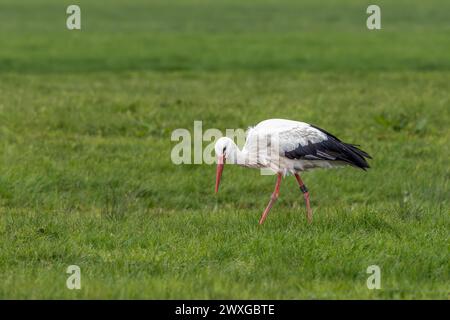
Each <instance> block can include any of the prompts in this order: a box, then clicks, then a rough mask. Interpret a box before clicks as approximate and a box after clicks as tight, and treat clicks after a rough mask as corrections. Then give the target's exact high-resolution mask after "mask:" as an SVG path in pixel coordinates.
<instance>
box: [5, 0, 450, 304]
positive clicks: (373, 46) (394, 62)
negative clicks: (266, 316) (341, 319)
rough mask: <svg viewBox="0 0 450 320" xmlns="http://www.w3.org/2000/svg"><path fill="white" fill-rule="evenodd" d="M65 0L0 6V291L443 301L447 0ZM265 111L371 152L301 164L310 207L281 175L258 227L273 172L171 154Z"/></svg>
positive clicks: (449, 176)
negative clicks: (74, 10)
mask: <svg viewBox="0 0 450 320" xmlns="http://www.w3.org/2000/svg"><path fill="white" fill-rule="evenodd" d="M79 3H80V6H81V8H82V19H83V20H82V28H83V30H82V31H81V32H76V31H75V32H70V31H67V30H65V14H64V12H65V8H66V6H67V5H68V4H69V3H67V4H64V5H61V4H59V2H58V1H56V0H55V1H50V0H46V1H39V4H38V3H37V2H35V1H31V0H30V1H26V2H24V1H22V2H21V3H20V4H18V3H17V2H16V1H11V0H9V1H3V2H2V5H1V6H0V48H1V50H0V155H1V157H0V298H69V299H70V298H154V299H159V298H216V299H221V298H237V299H240V298H253V299H267V298H284V299H305V298H306V299H309V298H331V299H341V298H352V299H354V298H364V299H366V298H367V299H380V298H382V299H390V298H401V299H411V298H420V299H428V298H437V299H447V297H448V293H449V292H450V291H449V290H450V277H449V271H450V270H449V269H450V268H449V266H450V264H449V237H448V233H449V228H450V219H449V213H450V203H449V194H450V188H449V180H450V169H449V166H448V160H449V158H450V148H449V145H448V144H449V141H450V130H449V128H448V124H449V121H450V96H449V89H450V85H449V83H450V58H449V56H448V52H449V50H450V38H449V37H448V35H449V32H450V20H449V19H448V17H449V15H450V3H448V1H428V2H426V3H425V2H421V1H415V2H414V5H412V4H410V3H411V2H410V1H408V2H406V1H398V2H397V1H396V2H395V4H393V3H391V2H388V1H381V2H380V6H381V7H382V19H383V20H382V27H383V30H382V31H376V32H369V31H367V30H366V28H365V18H366V14H365V9H366V8H367V5H368V4H369V2H364V1H324V2H323V3H322V2H321V4H320V5H319V4H316V2H315V1H304V2H300V1H252V2H248V3H247V4H242V3H241V1H214V3H212V2H210V1H200V0H197V1H194V0H190V1H182V0H177V1H172V2H170V4H169V3H167V2H166V1H152V2H151V4H148V3H147V1H133V2H131V3H128V4H122V2H120V1H111V2H109V3H110V4H109V5H108V6H107V7H105V8H104V7H103V5H102V3H101V2H100V1H96V2H94V1H89V2H88V1H80V2H79ZM405 4H407V5H405ZM275 117H281V118H291V119H298V120H303V121H306V122H311V123H314V124H317V125H319V126H321V127H324V128H325V129H327V130H329V131H330V132H332V133H334V134H336V135H337V136H339V137H340V138H342V139H343V140H344V141H348V142H353V143H359V144H361V145H362V148H363V149H364V150H366V151H368V152H369V153H370V154H372V156H373V157H374V159H373V160H372V161H371V162H370V164H371V166H372V168H371V169H370V170H369V171H368V172H367V173H364V172H362V171H360V170H355V169H352V168H345V169H339V170H329V171H326V170H319V171H312V172H308V173H305V174H304V175H303V179H304V181H305V183H306V184H307V185H308V188H309V189H310V193H311V199H312V206H313V210H314V223H313V224H312V225H308V224H307V223H306V218H305V209H304V203H303V198H302V196H301V193H300V191H299V190H298V187H296V184H295V179H293V178H292V177H291V178H288V179H285V180H284V181H283V183H282V186H281V197H280V199H279V201H278V202H277V204H276V205H275V206H274V208H273V209H272V212H271V213H270V215H269V217H268V219H267V221H266V223H265V225H264V226H263V227H260V226H258V225H257V221H258V219H259V216H260V214H261V212H262V210H263V209H264V207H265V205H266V203H267V202H268V200H269V197H270V194H271V192H272V188H273V186H274V183H275V177H273V176H261V175H260V174H259V171H257V170H250V169H244V168H240V167H233V166H226V168H225V171H224V176H223V182H222V185H221V192H220V194H219V195H218V196H216V195H214V194H213V186H214V178H215V168H214V167H213V166H209V165H181V166H176V165H174V164H172V162H171V159H170V152H171V149H172V148H173V147H174V145H175V144H176V142H172V141H171V140H170V136H171V132H172V131H173V130H174V129H177V128H187V129H189V130H191V131H192V130H193V122H194V121H195V120H202V121H203V129H204V130H206V129H208V128H219V129H221V130H222V131H224V130H225V129H226V128H246V127H247V126H249V125H252V124H256V123H257V122H259V121H261V120H263V119H268V118H275ZM205 145H206V144H205ZM72 264H75V265H79V266H80V268H81V272H82V289H81V290H78V291H77V290H74V291H70V290H68V289H67V288H66V286H65V282H66V279H67V277H68V275H67V274H66V273H65V270H66V268H67V266H69V265H72ZM373 264H375V265H379V266H380V268H381V272H382V284H381V285H382V289H381V290H368V289H367V287H366V280H367V277H368V276H369V275H368V274H366V269H367V267H368V266H369V265H373Z"/></svg>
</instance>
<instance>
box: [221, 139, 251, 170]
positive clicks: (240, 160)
mask: <svg viewBox="0 0 450 320" xmlns="http://www.w3.org/2000/svg"><path fill="white" fill-rule="evenodd" d="M226 162H227V163H230V164H237V165H240V166H244V167H246V166H247V164H248V163H249V155H248V152H246V151H245V150H242V151H241V150H239V148H238V146H237V145H236V144H235V143H234V142H233V143H231V144H230V145H229V150H227V155H226Z"/></svg>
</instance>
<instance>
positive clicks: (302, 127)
mask: <svg viewBox="0 0 450 320" xmlns="http://www.w3.org/2000/svg"><path fill="white" fill-rule="evenodd" d="M278 135H279V148H280V155H281V156H285V157H286V158H288V159H303V160H326V161H339V162H344V163H347V164H350V165H353V166H355V167H358V168H361V169H363V170H366V168H369V164H368V163H367V161H366V158H371V157H370V156H369V155H368V154H367V153H366V152H364V151H363V150H361V149H359V148H358V147H357V146H356V145H354V144H349V143H344V142H342V141H341V140H339V139H338V138H337V137H336V136H334V135H332V134H331V133H329V132H327V131H325V130H323V129H321V128H319V127H316V126H313V125H310V124H307V123H304V122H298V124H297V125H293V126H291V127H290V128H286V129H285V130H279V132H278Z"/></svg>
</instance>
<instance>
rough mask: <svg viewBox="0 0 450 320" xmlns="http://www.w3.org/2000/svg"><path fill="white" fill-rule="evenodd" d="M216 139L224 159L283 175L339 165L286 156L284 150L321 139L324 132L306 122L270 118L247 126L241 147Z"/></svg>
mask: <svg viewBox="0 0 450 320" xmlns="http://www.w3.org/2000/svg"><path fill="white" fill-rule="evenodd" d="M221 139H223V140H222V141H220V139H219V141H218V142H217V143H216V153H217V154H220V153H221V152H224V153H225V158H226V159H227V163H234V164H238V165H241V166H245V167H252V168H267V169H270V170H272V171H273V172H275V173H281V174H283V175H288V174H295V173H296V172H301V171H305V170H308V169H312V168H331V167H336V166H340V165H343V164H344V163H343V162H341V161H327V160H306V159H289V158H288V157H286V155H285V153H286V152H289V151H291V150H294V149H296V148H297V147H298V146H299V145H300V146H307V145H308V144H317V143H321V142H323V141H325V140H327V139H328V137H327V135H326V134H325V133H324V132H322V131H320V130H318V129H316V128H314V127H312V126H311V125H309V124H308V123H305V122H299V121H292V120H284V119H270V120H265V121H262V122H260V123H258V124H257V125H256V126H255V127H252V128H249V129H248V132H247V138H246V142H245V145H244V147H243V148H242V150H239V149H238V148H237V146H236V145H235V144H234V142H233V141H232V140H231V139H229V138H221Z"/></svg>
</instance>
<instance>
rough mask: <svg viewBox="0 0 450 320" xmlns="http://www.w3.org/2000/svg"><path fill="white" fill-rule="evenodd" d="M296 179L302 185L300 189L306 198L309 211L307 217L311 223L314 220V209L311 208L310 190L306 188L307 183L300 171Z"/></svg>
mask: <svg viewBox="0 0 450 320" xmlns="http://www.w3.org/2000/svg"><path fill="white" fill-rule="evenodd" d="M295 179H297V182H298V185H299V186H300V190H301V191H302V192H303V197H304V198H305V202H306V211H307V216H306V217H307V218H308V222H309V223H311V222H312V210H311V205H310V204H309V192H308V189H307V188H306V186H305V184H304V183H303V181H302V178H300V175H299V174H298V173H296V174H295Z"/></svg>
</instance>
